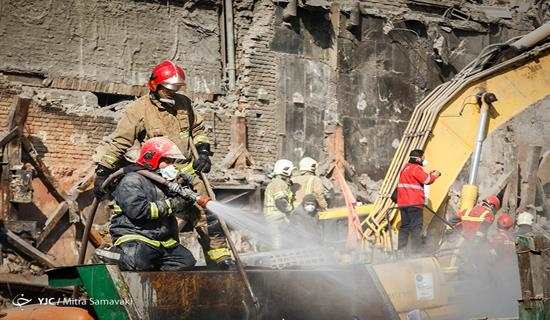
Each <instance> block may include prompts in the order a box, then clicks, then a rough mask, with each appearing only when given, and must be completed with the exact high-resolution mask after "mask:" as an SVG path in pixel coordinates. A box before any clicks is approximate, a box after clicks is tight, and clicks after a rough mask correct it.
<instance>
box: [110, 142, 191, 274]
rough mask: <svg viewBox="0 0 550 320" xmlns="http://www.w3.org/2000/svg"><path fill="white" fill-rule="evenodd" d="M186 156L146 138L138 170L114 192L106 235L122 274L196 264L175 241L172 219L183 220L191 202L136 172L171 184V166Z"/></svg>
mask: <svg viewBox="0 0 550 320" xmlns="http://www.w3.org/2000/svg"><path fill="white" fill-rule="evenodd" d="M184 159H185V156H184V155H183V153H182V152H181V151H180V150H179V148H178V147H177V146H176V144H174V143H173V142H172V141H170V140H169V139H167V138H165V137H156V138H151V139H149V140H147V141H145V142H144V143H143V145H142V146H141V149H140V153H139V157H138V159H137V161H136V164H137V165H132V166H131V167H129V169H128V171H129V173H127V174H125V175H124V177H123V178H122V179H121V180H120V182H119V183H118V184H117V186H116V188H115V190H114V191H113V193H112V195H113V200H114V205H113V211H114V212H113V213H114V214H113V216H112V217H111V224H110V229H109V232H110V233H111V237H112V239H113V241H114V247H115V248H113V249H111V250H112V251H114V252H118V253H120V258H119V260H118V264H119V266H120V268H121V269H122V270H131V271H152V270H185V269H189V268H190V267H192V266H194V265H195V262H196V261H195V258H194V257H193V255H192V254H191V252H190V251H189V250H187V249H186V248H185V247H184V246H182V245H181V244H180V243H179V241H178V228H177V221H176V218H175V215H180V216H183V217H187V216H188V214H189V213H190V209H191V208H193V203H194V201H193V200H192V199H189V198H185V197H182V196H180V195H179V194H177V193H172V192H170V190H168V188H167V187H165V186H160V185H159V184H157V183H155V182H153V181H152V180H149V179H148V178H146V177H144V176H142V175H141V174H139V173H137V172H136V171H137V170H143V169H146V170H151V171H155V172H157V173H159V174H160V175H162V176H163V177H164V178H165V179H167V180H169V181H174V180H175V179H176V178H177V175H178V173H177V170H176V169H175V166H174V163H175V162H176V161H178V160H184Z"/></svg>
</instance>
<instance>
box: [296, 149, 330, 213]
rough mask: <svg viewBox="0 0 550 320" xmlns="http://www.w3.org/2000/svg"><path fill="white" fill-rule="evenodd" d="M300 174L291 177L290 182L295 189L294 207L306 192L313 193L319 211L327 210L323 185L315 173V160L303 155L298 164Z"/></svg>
mask: <svg viewBox="0 0 550 320" xmlns="http://www.w3.org/2000/svg"><path fill="white" fill-rule="evenodd" d="M298 167H299V170H300V175H299V176H296V177H293V178H292V183H293V184H294V188H295V189H296V194H295V197H294V207H298V206H299V205H300V204H301V203H302V201H303V199H304V196H305V195H307V194H313V195H315V199H316V200H317V204H318V209H319V211H325V210H327V207H328V205H327V200H326V198H325V196H326V191H325V186H324V184H323V181H322V180H321V178H319V177H318V176H317V175H316V174H317V161H315V160H314V159H312V158H310V157H305V158H303V159H302V160H300V163H299V164H298Z"/></svg>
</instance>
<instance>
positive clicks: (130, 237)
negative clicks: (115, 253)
mask: <svg viewBox="0 0 550 320" xmlns="http://www.w3.org/2000/svg"><path fill="white" fill-rule="evenodd" d="M112 195H113V198H114V201H115V205H114V208H113V211H114V212H113V213H114V215H113V216H112V217H111V225H110V229H109V231H110V233H111V237H112V238H113V241H114V244H115V245H119V244H122V243H125V242H128V241H141V242H144V243H147V244H149V245H152V246H154V247H157V248H158V247H160V246H163V247H167V248H169V247H173V246H175V245H177V244H178V243H179V241H178V224H177V221H176V218H175V217H174V214H172V212H169V213H170V214H166V213H164V212H159V206H158V205H157V203H160V202H161V201H165V200H167V196H166V194H165V191H163V190H161V189H160V188H159V187H158V186H157V185H156V184H155V183H153V182H152V181H151V180H149V179H147V178H146V177H144V176H142V175H140V174H139V173H137V172H130V173H128V174H126V175H125V176H124V177H123V178H122V179H121V180H120V182H119V184H118V185H117V187H116V188H115V191H114V192H113V194H112ZM168 203H169V202H168Z"/></svg>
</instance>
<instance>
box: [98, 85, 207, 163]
mask: <svg viewBox="0 0 550 320" xmlns="http://www.w3.org/2000/svg"><path fill="white" fill-rule="evenodd" d="M175 100H176V106H177V107H176V108H173V109H172V108H170V109H167V108H164V107H163V106H162V104H161V103H160V102H158V101H157V100H155V99H154V98H152V95H145V96H143V97H141V98H139V99H138V100H136V101H134V102H132V103H131V104H130V105H128V106H127V107H126V110H125V111H124V113H123V115H122V117H121V119H120V121H119V122H118V125H117V127H116V129H115V132H114V133H113V134H112V139H111V141H110V142H109V143H108V144H106V145H104V146H102V147H101V148H100V149H99V150H98V153H97V154H96V156H95V158H96V159H95V160H96V161H98V162H99V164H101V165H102V166H104V167H107V168H111V169H115V168H117V167H118V166H119V165H120V160H121V159H122V158H123V157H124V154H125V153H126V152H127V151H128V150H129V149H130V148H132V147H133V146H134V145H135V144H136V141H137V142H138V146H139V145H140V144H141V143H143V142H144V141H145V140H147V139H150V138H153V137H159V136H165V137H167V138H169V139H170V140H172V141H173V142H174V143H175V144H176V145H177V146H178V148H180V150H181V151H182V152H183V154H184V155H186V156H187V158H188V159H189V160H190V159H191V155H190V152H189V148H188V142H189V123H190V122H191V121H192V122H193V124H192V133H193V138H194V142H195V144H200V143H209V140H208V137H207V136H206V130H205V126H204V123H203V119H202V117H201V116H200V115H199V114H197V113H194V112H193V108H192V106H191V100H189V98H187V97H186V96H183V95H176V99H175ZM190 117H191V121H190Z"/></svg>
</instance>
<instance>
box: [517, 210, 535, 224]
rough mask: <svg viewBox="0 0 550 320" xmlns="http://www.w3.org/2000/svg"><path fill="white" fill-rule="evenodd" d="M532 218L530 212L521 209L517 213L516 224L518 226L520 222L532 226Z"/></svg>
mask: <svg viewBox="0 0 550 320" xmlns="http://www.w3.org/2000/svg"><path fill="white" fill-rule="evenodd" d="M534 220H535V217H534V216H533V214H532V213H530V212H527V211H523V212H522V213H520V214H518V217H517V218H516V224H517V225H518V226H520V225H522V224H526V225H529V226H532V225H533V222H534Z"/></svg>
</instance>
